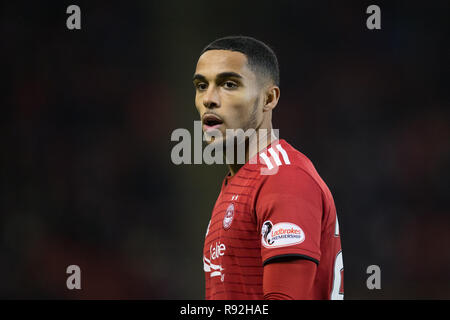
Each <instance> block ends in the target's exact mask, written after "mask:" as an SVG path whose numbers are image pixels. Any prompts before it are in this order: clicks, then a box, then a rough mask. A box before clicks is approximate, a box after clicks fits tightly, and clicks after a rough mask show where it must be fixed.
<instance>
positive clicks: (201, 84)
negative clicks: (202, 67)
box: [195, 82, 207, 91]
mask: <svg viewBox="0 0 450 320" xmlns="http://www.w3.org/2000/svg"><path fill="white" fill-rule="evenodd" d="M195 88H196V89H197V90H199V91H203V90H206V88H207V85H206V83H204V82H198V83H197V84H196V85H195Z"/></svg>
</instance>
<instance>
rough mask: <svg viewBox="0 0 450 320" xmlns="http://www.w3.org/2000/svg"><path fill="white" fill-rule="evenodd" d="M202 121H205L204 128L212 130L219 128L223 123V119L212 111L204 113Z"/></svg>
mask: <svg viewBox="0 0 450 320" xmlns="http://www.w3.org/2000/svg"><path fill="white" fill-rule="evenodd" d="M202 122H203V128H204V130H205V131H206V130H211V129H217V128H219V127H220V126H221V125H222V124H223V121H222V119H220V118H219V117H218V116H216V115H215V114H212V113H208V114H204V115H203V118H202Z"/></svg>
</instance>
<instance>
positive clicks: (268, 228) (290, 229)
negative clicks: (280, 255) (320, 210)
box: [261, 221, 305, 248]
mask: <svg viewBox="0 0 450 320" xmlns="http://www.w3.org/2000/svg"><path fill="white" fill-rule="evenodd" d="M303 241H305V233H304V232H303V230H302V229H301V228H300V227H299V226H298V225H296V224H293V223H290V222H280V223H277V224H275V225H274V224H272V222H271V221H265V222H264V223H263V227H262V230H261V243H262V245H263V246H264V247H266V248H278V247H285V246H291V245H294V244H299V243H302V242H303Z"/></svg>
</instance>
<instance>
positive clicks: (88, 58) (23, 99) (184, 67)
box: [0, 0, 450, 299]
mask: <svg viewBox="0 0 450 320" xmlns="http://www.w3.org/2000/svg"><path fill="white" fill-rule="evenodd" d="M71 4H77V5H78V6H80V8H81V30H68V29H67V27H66V19H67V18H68V16H69V14H67V13H66V8H67V7H68V6H69V5H71ZM370 4H377V5H379V6H380V8H381V27H382V29H381V30H373V31H372V30H368V29H367V28H366V19H367V18H368V16H369V15H368V14H366V8H367V7H368V6H369V5H370ZM448 12H449V4H448V1H430V2H424V1H422V2H420V3H419V2H417V3H416V2H413V1H389V2H387V1H386V2H385V1H375V2H369V1H347V2H345V4H344V3H342V2H340V1H334V2H332V1H297V0H295V1H294V0H292V1H282V0H279V1H234V0H230V1H223V2H222V1H220V2H218V1H206V0H204V1H126V2H120V3H116V2H114V3H112V2H111V1H108V2H106V1H105V2H101V1H95V3H94V1H90V2H87V1H76V2H68V1H58V2H55V1H35V2H31V1H28V2H24V1H8V2H6V1H3V2H2V4H1V20H0V25H1V38H2V49H1V52H0V58H1V70H2V72H1V73H2V74H3V76H2V78H3V85H2V90H1V91H2V94H1V97H2V100H1V110H2V112H1V117H0V125H1V132H0V142H1V153H0V277H1V278H0V298H13V299H15V298H27V299H29V298H31V299H34V298H44V299H53V298H62V299H78V298H86V299H119V298H120V299H203V297H204V293H203V286H204V274H203V264H202V248H203V240H204V235H205V231H206V227H207V224H208V221H209V218H210V214H211V210H212V207H213V205H214V202H215V200H216V197H217V195H218V192H219V190H220V184H221V181H222V178H223V176H224V175H225V174H226V172H227V168H226V166H224V165H214V166H208V165H179V166H177V165H174V164H173V163H172V162H171V158H170V152H171V149H172V147H173V146H174V145H175V144H176V143H175V142H171V141H170V136H171V133H172V131H173V130H175V129H176V128H187V129H188V130H189V131H190V132H193V121H194V120H198V118H199V116H198V114H197V112H196V110H195V107H194V90H193V86H192V75H193V72H194V70H195V64H196V61H197V59H198V54H199V52H200V51H201V49H202V48H203V47H204V46H206V45H207V44H208V43H209V42H211V41H212V40H214V39H216V38H218V37H221V36H226V35H233V34H243V35H249V36H253V37H256V38H258V39H260V40H262V41H265V42H267V43H268V44H269V45H271V46H272V48H273V49H274V50H275V52H276V53H277V55H278V58H279V62H280V68H281V100H280V103H279V105H278V107H277V109H276V110H275V113H274V127H275V128H279V130H280V135H281V136H282V138H284V139H286V140H287V141H288V142H289V143H291V144H292V145H294V146H295V147H296V148H297V149H299V150H300V151H301V152H303V153H304V154H305V155H306V156H308V157H309V158H310V159H311V160H312V162H313V163H314V165H315V166H316V168H317V170H318V172H319V174H320V175H321V176H322V178H323V179H324V180H325V182H326V183H327V185H328V186H329V188H330V190H331V192H332V194H333V196H334V199H335V203H336V207H337V211H338V216H339V222H340V229H341V233H342V246H343V252H344V265H345V298H346V299H400V298H406V299H411V298H446V299H449V298H450V250H449V245H450V233H449V231H450V215H449V214H450V209H449V206H448V201H447V199H448V196H449V195H450V190H449V180H450V168H449V162H450V161H449V160H450V159H449V158H450V148H449V140H450V125H449V123H450V122H449V120H450V119H449V111H450V110H449V99H448V98H449V97H448V85H449V81H448V79H449V74H448V71H449V65H448V59H449V50H448V39H449V30H450V28H449V23H448ZM72 264H75V265H78V266H80V268H81V272H82V273H81V275H82V278H81V279H82V290H79V291H77V290H73V291H70V290H68V289H67V288H66V278H67V277H68V275H67V274H66V268H67V266H69V265H72ZM372 264H375V265H379V266H380V268H381V286H382V288H381V290H373V291H370V290H368V289H367V287H366V279H367V278H368V276H369V275H368V274H366V268H367V267H368V266H369V265H372Z"/></svg>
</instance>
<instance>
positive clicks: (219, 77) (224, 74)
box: [192, 71, 243, 82]
mask: <svg viewBox="0 0 450 320" xmlns="http://www.w3.org/2000/svg"><path fill="white" fill-rule="evenodd" d="M226 78H238V79H242V78H243V77H242V76H241V75H240V74H239V73H236V72H232V71H227V72H221V73H219V74H218V75H217V76H216V80H223V79H226ZM195 80H199V81H205V82H207V81H206V77H205V76H204V75H202V74H199V73H196V74H195V75H194V78H193V79H192V81H195Z"/></svg>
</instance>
